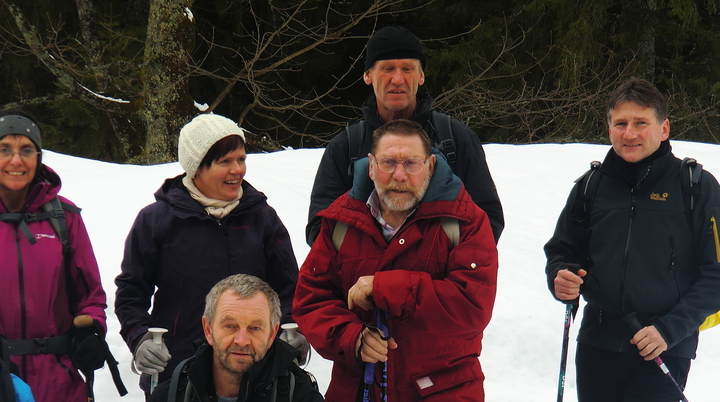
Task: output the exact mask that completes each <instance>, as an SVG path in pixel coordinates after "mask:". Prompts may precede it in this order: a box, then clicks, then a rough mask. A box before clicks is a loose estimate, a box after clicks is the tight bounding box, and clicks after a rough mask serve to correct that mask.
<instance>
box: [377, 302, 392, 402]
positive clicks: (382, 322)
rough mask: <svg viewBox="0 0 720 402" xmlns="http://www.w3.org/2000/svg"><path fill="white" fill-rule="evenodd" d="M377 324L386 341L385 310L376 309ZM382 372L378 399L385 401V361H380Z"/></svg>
mask: <svg viewBox="0 0 720 402" xmlns="http://www.w3.org/2000/svg"><path fill="white" fill-rule="evenodd" d="M377 326H378V329H379V330H380V333H381V334H382V335H383V336H382V339H383V340H385V341H387V340H390V330H389V329H388V325H387V312H386V311H385V310H378V317H377ZM380 367H381V368H382V373H381V376H380V400H381V401H383V402H387V385H388V367H387V363H380Z"/></svg>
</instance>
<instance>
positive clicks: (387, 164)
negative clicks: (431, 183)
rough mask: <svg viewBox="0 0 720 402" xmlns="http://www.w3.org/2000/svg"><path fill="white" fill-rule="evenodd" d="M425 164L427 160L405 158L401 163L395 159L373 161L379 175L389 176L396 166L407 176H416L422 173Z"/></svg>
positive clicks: (387, 158)
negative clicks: (401, 167) (403, 170)
mask: <svg viewBox="0 0 720 402" xmlns="http://www.w3.org/2000/svg"><path fill="white" fill-rule="evenodd" d="M425 162H427V158H425V159H421V158H405V159H403V160H402V161H400V160H397V159H395V158H390V157H386V158H380V159H376V160H375V164H376V165H377V167H378V170H379V171H380V173H385V174H391V173H393V172H395V169H397V167H398V165H402V166H403V169H405V172H406V173H407V174H418V173H420V172H422V171H423V167H424V166H425Z"/></svg>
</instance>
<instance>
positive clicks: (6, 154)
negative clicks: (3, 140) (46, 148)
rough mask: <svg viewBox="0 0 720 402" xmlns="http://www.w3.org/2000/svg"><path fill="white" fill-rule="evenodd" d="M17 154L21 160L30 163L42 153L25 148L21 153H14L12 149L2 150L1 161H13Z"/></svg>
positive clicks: (0, 152) (0, 151)
mask: <svg viewBox="0 0 720 402" xmlns="http://www.w3.org/2000/svg"><path fill="white" fill-rule="evenodd" d="M15 154H20V158H22V159H24V160H26V161H29V160H32V159H34V158H37V156H38V155H40V152H38V151H36V150H34V149H32V148H23V149H21V150H19V151H13V150H12V149H10V148H0V160H3V161H5V160H8V159H12V157H13V156H15Z"/></svg>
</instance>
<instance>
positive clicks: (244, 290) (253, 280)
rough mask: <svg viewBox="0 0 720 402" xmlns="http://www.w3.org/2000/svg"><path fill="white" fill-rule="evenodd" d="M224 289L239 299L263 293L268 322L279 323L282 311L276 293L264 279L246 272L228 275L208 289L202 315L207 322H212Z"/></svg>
mask: <svg viewBox="0 0 720 402" xmlns="http://www.w3.org/2000/svg"><path fill="white" fill-rule="evenodd" d="M226 290H230V291H231V292H232V293H233V295H235V296H237V297H239V298H241V299H249V298H251V297H253V296H255V295H256V294H257V293H258V292H260V293H262V294H264V295H265V297H266V298H267V300H268V304H269V308H270V323H271V324H272V325H273V326H275V325H276V324H279V323H280V318H281V317H282V311H281V310H280V297H278V294H277V293H276V292H275V290H273V288H271V287H270V285H268V284H267V282H265V281H264V280H262V279H260V278H258V277H257V276H253V275H246V274H237V275H232V276H228V277H227V278H225V279H223V280H221V281H220V282H218V283H216V284H215V286H213V288H212V289H210V292H209V293H208V294H207V296H206V297H205V312H204V313H203V316H204V317H205V318H206V319H207V320H208V321H209V322H213V319H214V318H215V311H216V309H217V303H218V300H219V299H220V296H222V294H223V293H225V291H226Z"/></svg>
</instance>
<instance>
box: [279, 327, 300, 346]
mask: <svg viewBox="0 0 720 402" xmlns="http://www.w3.org/2000/svg"><path fill="white" fill-rule="evenodd" d="M280 328H282V329H283V331H285V332H286V333H287V340H288V342H291V341H292V340H293V339H295V331H297V330H298V325H297V324H296V323H294V322H289V323H286V324H283V325H281V326H280Z"/></svg>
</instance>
